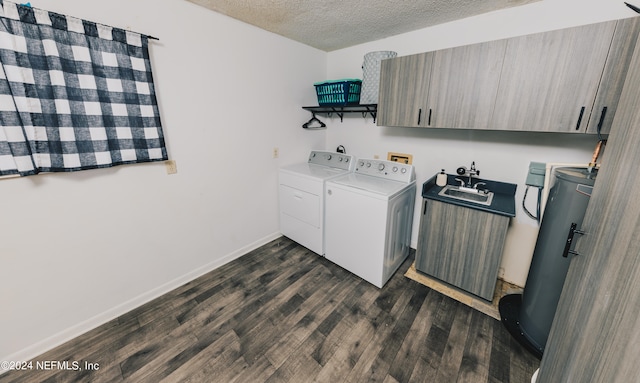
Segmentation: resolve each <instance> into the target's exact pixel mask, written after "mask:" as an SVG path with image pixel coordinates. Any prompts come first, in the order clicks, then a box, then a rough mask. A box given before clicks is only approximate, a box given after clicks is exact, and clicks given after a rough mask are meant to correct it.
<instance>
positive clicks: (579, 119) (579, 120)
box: [576, 106, 585, 130]
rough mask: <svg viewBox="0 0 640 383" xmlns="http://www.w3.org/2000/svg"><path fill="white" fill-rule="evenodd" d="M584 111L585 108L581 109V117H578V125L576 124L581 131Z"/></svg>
mask: <svg viewBox="0 0 640 383" xmlns="http://www.w3.org/2000/svg"><path fill="white" fill-rule="evenodd" d="M584 109H585V107H584V106H583V107H582V108H580V115H579V116H578V123H577V124H576V130H580V123H581V122H582V116H583V115H584Z"/></svg>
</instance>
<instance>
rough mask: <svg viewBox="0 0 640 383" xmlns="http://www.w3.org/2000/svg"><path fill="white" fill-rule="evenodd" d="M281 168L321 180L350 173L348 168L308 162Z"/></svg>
mask: <svg viewBox="0 0 640 383" xmlns="http://www.w3.org/2000/svg"><path fill="white" fill-rule="evenodd" d="M280 170H281V171H284V172H288V173H291V174H295V175H300V176H304V177H309V178H313V179H317V180H320V181H323V180H328V179H331V178H334V177H337V176H339V175H342V174H346V173H348V170H342V169H338V168H332V167H329V166H323V165H316V164H309V163H306V162H305V163H299V164H293V165H288V166H284V167H282V168H280Z"/></svg>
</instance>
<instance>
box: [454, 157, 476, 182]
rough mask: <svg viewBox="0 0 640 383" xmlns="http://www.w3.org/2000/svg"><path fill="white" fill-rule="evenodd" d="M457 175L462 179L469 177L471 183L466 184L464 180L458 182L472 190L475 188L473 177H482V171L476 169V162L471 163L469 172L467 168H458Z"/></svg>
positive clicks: (457, 179) (458, 179)
mask: <svg viewBox="0 0 640 383" xmlns="http://www.w3.org/2000/svg"><path fill="white" fill-rule="evenodd" d="M456 173H458V175H459V176H461V177H467V176H468V177H469V182H464V181H463V180H462V179H460V178H456V181H459V182H460V183H461V184H462V185H460V186H462V187H467V188H471V187H473V177H477V176H479V175H480V170H478V169H476V162H475V161H473V162H472V163H471V169H469V170H467V168H465V167H464V166H461V167H459V168H458V170H456Z"/></svg>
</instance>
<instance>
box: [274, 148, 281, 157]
mask: <svg viewBox="0 0 640 383" xmlns="http://www.w3.org/2000/svg"><path fill="white" fill-rule="evenodd" d="M279 156H280V149H278V148H273V158H278V157H279Z"/></svg>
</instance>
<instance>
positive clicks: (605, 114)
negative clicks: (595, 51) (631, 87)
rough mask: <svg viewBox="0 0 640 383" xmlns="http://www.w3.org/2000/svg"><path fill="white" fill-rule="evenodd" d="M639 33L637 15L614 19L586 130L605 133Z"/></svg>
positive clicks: (639, 25) (615, 107)
mask: <svg viewBox="0 0 640 383" xmlns="http://www.w3.org/2000/svg"><path fill="white" fill-rule="evenodd" d="M639 33H640V17H632V18H629V19H623V20H618V23H617V25H616V31H615V33H614V35H613V41H612V42H611V48H610V49H609V55H608V59H607V62H606V64H605V67H604V71H603V73H602V80H601V81H600V86H599V87H598V93H597V94H596V101H595V103H594V105H593V109H592V112H591V117H590V119H589V124H588V125H587V133H598V130H600V132H601V133H602V134H609V132H610V131H611V123H612V122H613V116H614V115H615V113H616V111H617V108H618V100H619V99H620V93H622V87H623V85H624V81H625V79H626V78H627V72H628V70H629V63H630V62H631V57H632V56H633V51H634V49H635V47H636V44H637V40H638V34H639Z"/></svg>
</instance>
